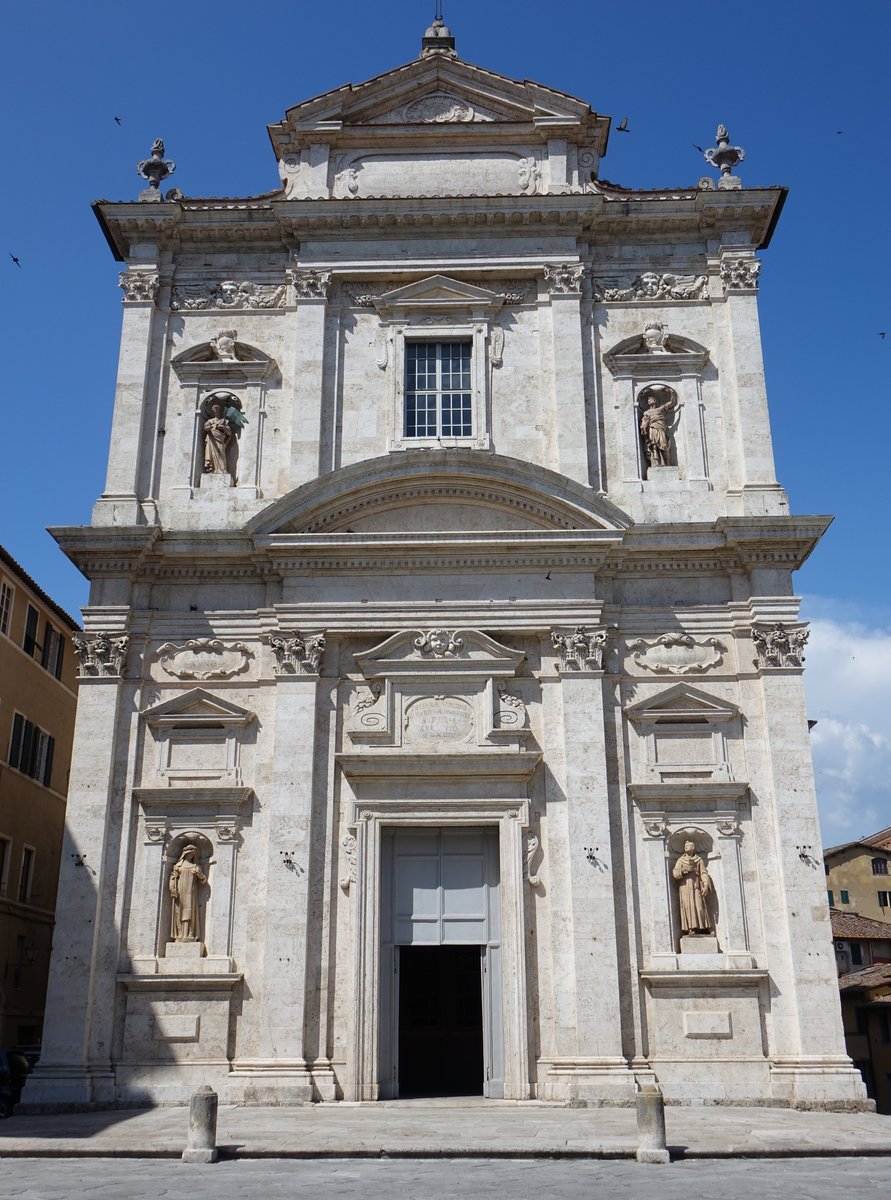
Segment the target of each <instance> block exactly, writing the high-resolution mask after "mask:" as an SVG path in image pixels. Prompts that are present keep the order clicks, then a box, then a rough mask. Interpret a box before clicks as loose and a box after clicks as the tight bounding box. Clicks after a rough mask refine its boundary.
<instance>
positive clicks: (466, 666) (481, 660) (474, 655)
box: [355, 629, 526, 679]
mask: <svg viewBox="0 0 891 1200" xmlns="http://www.w3.org/2000/svg"><path fill="white" fill-rule="evenodd" d="M525 657H526V655H525V653H524V652H523V651H522V650H512V649H511V648H510V647H509V646H502V645H501V643H500V642H496V641H495V640H494V638H490V637H489V636H488V634H485V633H481V632H480V631H479V630H477V629H426V630H424V629H407V630H403V631H402V632H401V633H394V634H393V636H392V637H389V638H387V640H386V641H384V642H381V643H380V645H378V646H375V647H374V648H373V649H372V650H367V651H365V653H363V654H357V655H356V656H355V658H356V662H357V663H358V664H359V668H360V670H361V671H362V674H363V675H364V676H365V678H366V679H376V678H381V677H384V678H391V677H399V676H401V675H405V674H409V675H416V674H417V673H418V672H422V673H425V674H426V673H428V672H437V673H439V674H441V673H443V672H446V673H448V674H454V673H459V674H462V675H466V674H471V675H479V674H483V675H486V676H495V675H498V676H509V675H514V674H516V671H517V668H518V667H519V665H520V663H521V662H522V661H523V659H524V658H525Z"/></svg>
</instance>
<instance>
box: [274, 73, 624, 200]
mask: <svg viewBox="0 0 891 1200" xmlns="http://www.w3.org/2000/svg"><path fill="white" fill-rule="evenodd" d="M608 134H609V118H608V117H602V116H600V115H599V114H598V113H595V112H594V111H593V110H592V109H591V106H590V105H589V104H587V103H585V101H583V100H579V99H577V98H576V97H575V96H570V95H567V94H566V93H565V92H558V91H555V90H554V89H552V88H546V87H542V85H541V84H537V83H531V82H530V81H529V80H522V81H520V80H516V79H509V78H508V77H506V76H504V75H497V74H495V73H494V72H492V71H486V70H484V69H482V68H481V67H475V66H472V65H471V64H469V63H464V62H461V61H460V60H458V59H456V58H451V57H447V56H440V55H434V56H432V57H428V58H421V59H419V60H417V61H416V62H413V63H409V64H407V65H406V66H404V67H397V68H396V69H395V70H393V71H388V72H386V74H384V75H378V76H377V77H376V78H374V79H370V80H368V82H367V83H362V84H357V85H355V86H354V85H352V84H350V85H348V86H346V87H342V88H337V89H336V90H335V91H332V92H326V93H325V94H324V95H322V96H317V97H315V98H314V99H312V100H307V101H305V102H304V103H302V104H297V105H294V107H293V108H289V109H288V111H287V112H286V114H285V118H284V120H283V121H281V122H279V123H278V124H277V125H270V126H269V136H270V138H271V139H272V144H273V146H274V147H275V151H276V154H277V156H278V160H279V173H280V175H281V179H282V183H283V185H284V191H285V197H286V198H287V199H289V200H322V199H332V198H333V199H336V200H352V199H366V198H381V197H388V198H393V197H401V196H467V195H496V196H513V195H517V196H519V195H528V196H532V195H547V194H556V195H563V194H567V193H581V192H583V191H584V189H585V187H586V186H587V184H588V183H590V181H591V179H592V178H595V177H596V175H597V171H598V168H599V163H600V157H601V156H602V154H603V153H604V152H605V150H606V142H607V137H608Z"/></svg>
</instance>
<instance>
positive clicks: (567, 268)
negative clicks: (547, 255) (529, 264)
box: [544, 263, 585, 296]
mask: <svg viewBox="0 0 891 1200" xmlns="http://www.w3.org/2000/svg"><path fill="white" fill-rule="evenodd" d="M544 277H545V287H546V288H547V290H548V294H549V295H551V296H569V295H576V294H577V293H579V292H581V290H582V285H583V283H584V279H585V266H584V263H560V264H559V266H547V267H545V269H544Z"/></svg>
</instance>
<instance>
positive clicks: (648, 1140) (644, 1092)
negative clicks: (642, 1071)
mask: <svg viewBox="0 0 891 1200" xmlns="http://www.w3.org/2000/svg"><path fill="white" fill-rule="evenodd" d="M637 1133H638V1137H639V1138H640V1141H639V1142H638V1146H637V1161H638V1162H639V1163H667V1162H671V1159H670V1158H669V1154H668V1150H667V1149H666V1147H665V1101H664V1100H663V1098H662V1089H661V1088H659V1087H656V1086H655V1085H654V1084H651V1083H647V1084H644V1085H643V1086H642V1087H641V1088H640V1090H639V1091H638V1093H637Z"/></svg>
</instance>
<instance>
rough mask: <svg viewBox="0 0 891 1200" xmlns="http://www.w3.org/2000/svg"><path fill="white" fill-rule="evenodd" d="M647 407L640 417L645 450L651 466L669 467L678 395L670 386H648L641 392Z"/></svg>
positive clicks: (642, 399)
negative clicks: (672, 429)
mask: <svg viewBox="0 0 891 1200" xmlns="http://www.w3.org/2000/svg"><path fill="white" fill-rule="evenodd" d="M641 401H643V402H645V403H646V408H645V409H644V410H643V412H642V413H641V417H640V432H641V436H642V437H643V441H644V452H645V453H646V456H647V462H648V463H649V465H650V466H651V467H667V466H669V465H670V463H671V427H672V424H673V423H674V410H675V409H676V408H677V402H678V400H677V396H676V395H675V394H674V392H673V391H672V390H671V388H670V387H651V388H646V389H645V391H644V392H643V393H642V394H641Z"/></svg>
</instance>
